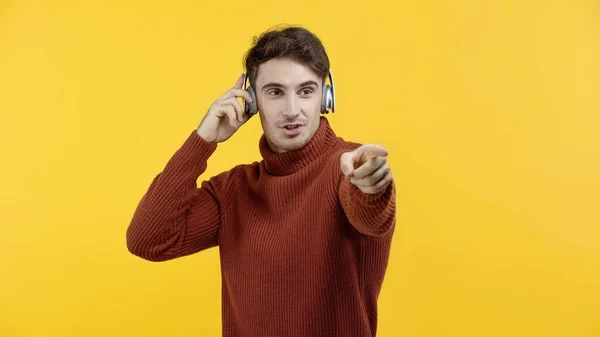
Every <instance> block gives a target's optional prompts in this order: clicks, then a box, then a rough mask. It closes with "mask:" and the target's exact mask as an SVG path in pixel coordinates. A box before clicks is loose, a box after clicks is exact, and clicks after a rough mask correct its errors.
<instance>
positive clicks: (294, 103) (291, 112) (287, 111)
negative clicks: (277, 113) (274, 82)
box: [282, 95, 300, 119]
mask: <svg viewBox="0 0 600 337" xmlns="http://www.w3.org/2000/svg"><path fill="white" fill-rule="evenodd" d="M282 113H283V115H284V116H285V117H286V118H287V119H295V118H296V117H298V115H300V105H299V104H298V100H297V98H296V97H295V95H288V96H287V97H286V100H285V106H284V107H283V111H282Z"/></svg>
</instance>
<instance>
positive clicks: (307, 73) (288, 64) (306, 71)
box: [256, 58, 320, 87]
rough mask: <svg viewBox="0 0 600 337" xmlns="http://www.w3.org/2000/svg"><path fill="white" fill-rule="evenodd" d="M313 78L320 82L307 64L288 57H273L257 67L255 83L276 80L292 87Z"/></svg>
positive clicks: (261, 83) (260, 83)
mask: <svg viewBox="0 0 600 337" xmlns="http://www.w3.org/2000/svg"><path fill="white" fill-rule="evenodd" d="M309 80H313V81H315V82H317V83H319V82H320V80H319V76H318V75H317V74H316V73H315V72H314V71H313V70H312V69H310V67H308V66H307V65H305V64H303V63H300V62H298V61H296V60H293V59H290V58H274V59H270V60H268V61H267V62H264V63H262V64H261V65H260V66H259V67H258V73H257V75H256V85H257V87H260V86H261V85H263V84H266V83H270V82H276V83H281V84H283V85H284V86H289V87H293V86H295V85H297V84H300V83H302V82H306V81H309Z"/></svg>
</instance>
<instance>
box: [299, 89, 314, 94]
mask: <svg viewBox="0 0 600 337" xmlns="http://www.w3.org/2000/svg"><path fill="white" fill-rule="evenodd" d="M300 92H301V93H302V95H310V94H312V92H313V91H312V89H310V88H306V89H302V90H301V91H300Z"/></svg>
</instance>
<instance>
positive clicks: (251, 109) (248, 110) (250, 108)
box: [244, 86, 258, 115]
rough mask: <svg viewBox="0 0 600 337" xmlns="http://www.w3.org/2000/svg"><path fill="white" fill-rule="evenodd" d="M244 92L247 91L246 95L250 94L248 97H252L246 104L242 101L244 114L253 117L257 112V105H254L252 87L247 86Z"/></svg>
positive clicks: (254, 97)
mask: <svg viewBox="0 0 600 337" xmlns="http://www.w3.org/2000/svg"><path fill="white" fill-rule="evenodd" d="M246 91H248V93H249V94H250V97H252V102H250V103H249V102H247V101H246V100H244V113H245V114H247V115H254V114H256V113H257V112H258V104H257V103H256V93H255V92H254V88H253V87H252V86H249V87H248V88H247V89H246Z"/></svg>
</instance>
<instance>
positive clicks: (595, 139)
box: [0, 0, 600, 337]
mask: <svg viewBox="0 0 600 337" xmlns="http://www.w3.org/2000/svg"><path fill="white" fill-rule="evenodd" d="M599 22H600V5H598V2H597V1H591V0H590V1H570V0H569V1H568V0H561V1H519V0H511V1H402V2H395V1H388V2H383V1H364V2H363V1H360V2H358V1H301V2H283V1H258V2H249V1H174V2H165V1H139V0H138V1H134V0H128V1H116V0H113V1H17V0H13V1H9V0H4V1H0V112H1V120H0V147H1V156H2V157H1V160H2V162H1V176H0V177H1V178H0V179H1V182H0V183H1V184H0V186H1V188H0V202H1V204H0V207H1V208H0V211H1V225H0V273H1V276H0V336H3V337H16V336H19V337H20V336H27V337H30V336H147V337H151V336H219V335H220V331H221V326H220V324H221V321H220V275H219V262H218V251H217V250H216V249H212V250H209V251H206V252H203V253H201V254H197V255H194V256H190V257H187V258H183V259H179V260H173V261H170V262H167V263H150V262H146V261H143V260H141V259H139V258H136V257H134V256H132V255H131V254H129V253H128V251H127V248H126V245H125V230H126V228H127V226H128V224H129V220H130V218H131V216H132V214H133V211H134V209H135V207H136V205H137V203H138V201H139V199H140V198H141V197H142V195H143V193H144V192H145V191H146V189H147V187H148V186H149V184H150V182H151V180H152V178H153V177H154V176H155V175H156V174H158V173H159V172H160V171H161V170H162V168H163V167H164V164H166V162H167V161H168V159H169V158H170V156H171V155H172V154H173V153H174V151H176V150H177V149H178V147H179V146H180V145H181V144H182V143H183V141H184V140H185V138H186V137H187V135H188V134H189V133H190V132H191V131H192V130H193V129H195V128H196V127H197V125H198V123H199V122H200V120H201V118H202V116H203V114H204V112H205V111H206V109H207V108H208V106H209V105H210V104H211V103H212V101H213V100H214V99H215V98H217V97H219V96H220V95H221V94H222V93H223V92H224V91H225V90H227V89H229V88H230V87H231V86H232V85H233V84H234V83H235V80H236V78H237V76H238V75H239V74H240V73H241V72H242V71H243V68H242V64H241V60H242V55H243V54H244V52H245V51H246V49H247V48H248V47H249V46H250V43H251V41H252V37H253V36H255V35H257V34H259V33H260V32H262V31H263V30H265V29H268V28H270V27H273V26H274V25H276V24H278V23H290V24H301V25H304V26H305V27H307V28H309V29H311V30H313V31H314V32H315V33H316V34H317V35H319V36H320V37H321V38H322V40H323V42H324V44H325V46H326V48H327V51H328V53H329V56H330V58H331V61H332V70H333V73H334V76H335V84H336V89H337V112H336V113H335V114H333V115H329V119H330V121H331V123H332V125H333V127H334V128H335V130H336V132H337V133H338V135H340V136H342V137H343V138H345V139H349V140H354V141H359V142H365V143H367V142H368V143H379V144H381V145H383V146H385V147H386V148H387V149H388V150H389V152H390V156H389V161H390V163H391V166H392V170H393V173H394V176H395V178H396V181H397V186H398V188H399V198H398V230H397V232H396V236H395V239H394V245H393V251H392V255H391V257H390V265H389V269H388V273H387V277H386V279H385V283H384V286H383V290H382V293H381V297H380V302H379V308H380V319H379V334H378V336H381V337H392V336H401V337H416V336H419V337H425V336H448V337H450V336H452V337H454V336H456V337H465V336H502V337H505V336H545V337H550V336H565V337H567V336H568V337H575V336H577V337H584V336H586V337H587V336H589V337H592V336H600V290H599V287H600V240H599V238H600V215H599V214H600V208H599V202H600V146H599V145H600V98H599V97H600V90H599V89H600V62H599V60H600V24H599ZM260 134H261V129H260V123H259V121H258V119H256V120H254V119H253V120H252V121H251V122H250V123H249V124H248V125H247V126H246V127H244V128H243V129H242V130H240V132H239V133H238V134H236V135H235V136H234V137H233V138H232V139H231V140H230V141H228V142H227V143H225V144H223V145H221V146H220V147H219V149H218V151H217V152H216V153H215V155H214V157H212V158H211V159H210V161H209V169H208V171H207V172H206V174H205V175H204V176H202V177H201V179H202V178H205V177H209V176H210V175H213V174H216V173H218V172H221V171H223V170H226V169H228V168H230V167H232V166H233V165H236V164H238V163H244V162H249V161H252V160H256V159H260V157H259V156H260V155H259V152H258V149H257V144H258V138H259V137H260Z"/></svg>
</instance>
